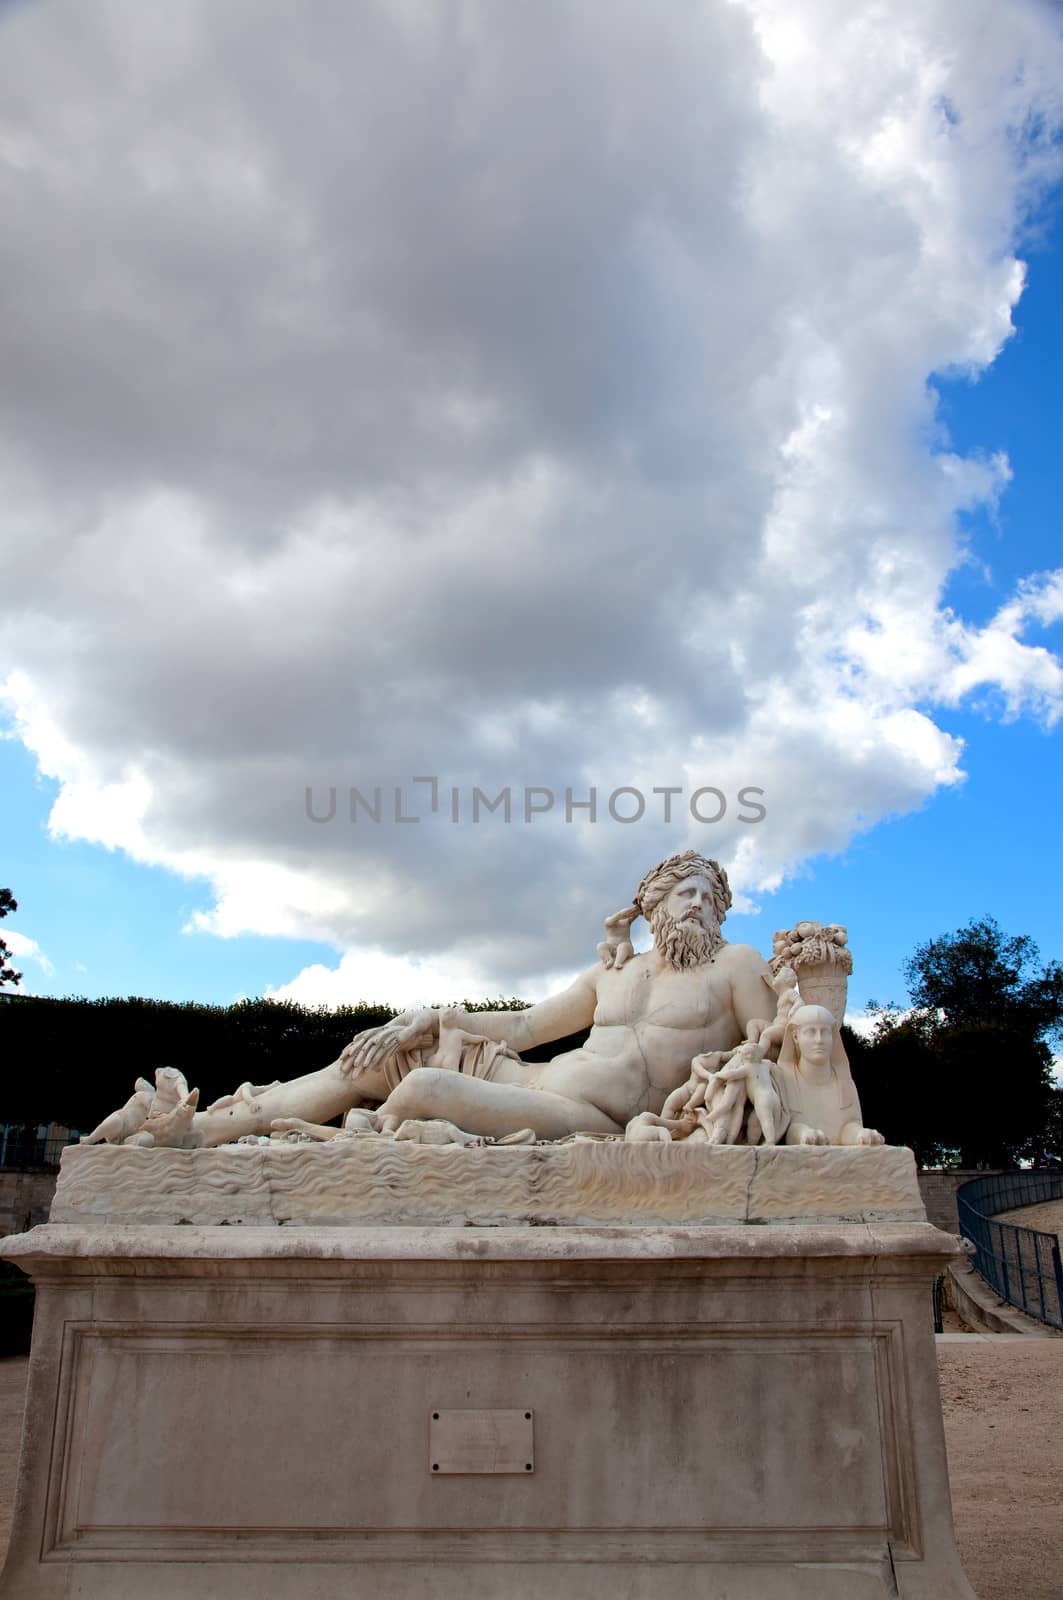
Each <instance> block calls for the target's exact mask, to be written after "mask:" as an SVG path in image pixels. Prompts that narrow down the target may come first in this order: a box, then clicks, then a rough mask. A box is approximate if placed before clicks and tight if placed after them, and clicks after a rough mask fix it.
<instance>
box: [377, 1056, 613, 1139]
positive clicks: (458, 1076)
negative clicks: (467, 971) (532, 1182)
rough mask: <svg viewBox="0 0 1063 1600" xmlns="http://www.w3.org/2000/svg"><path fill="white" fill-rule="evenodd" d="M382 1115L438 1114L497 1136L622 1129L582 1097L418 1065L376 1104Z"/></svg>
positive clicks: (550, 1135) (544, 1135) (467, 1129)
mask: <svg viewBox="0 0 1063 1600" xmlns="http://www.w3.org/2000/svg"><path fill="white" fill-rule="evenodd" d="M380 1115H381V1117H397V1118H399V1119H400V1120H401V1119H403V1118H406V1117H415V1118H430V1117H442V1118H444V1119H445V1120H446V1121H447V1122H453V1123H454V1124H455V1125H456V1126H457V1127H459V1128H462V1129H464V1131H465V1132H466V1133H478V1134H485V1135H488V1136H489V1137H493V1138H499V1137H501V1135H502V1134H505V1133H516V1132H517V1130H518V1129H520V1128H531V1129H533V1130H534V1132H535V1133H536V1135H537V1136H538V1137H539V1138H540V1139H563V1138H564V1137H565V1136H566V1134H570V1133H623V1131H624V1130H623V1128H621V1127H620V1125H619V1123H616V1122H614V1121H613V1119H612V1118H611V1117H607V1116H606V1115H605V1112H604V1111H599V1110H598V1108H597V1106H592V1105H590V1104H589V1103H586V1102H584V1101H582V1100H571V1099H569V1098H568V1097H567V1096H565V1095H560V1094H551V1093H550V1091H549V1090H547V1089H535V1088H532V1087H529V1086H528V1085H526V1084H517V1083H499V1082H497V1081H485V1080H484V1079H482V1078H470V1077H467V1076H466V1075H465V1074H464V1073H455V1072H447V1071H445V1070H442V1069H440V1068H437V1067H419V1068H418V1070H417V1071H416V1072H411V1073H410V1075H409V1077H408V1078H404V1079H403V1080H402V1082H401V1083H400V1084H399V1086H398V1088H397V1089H394V1090H393V1091H392V1092H391V1094H390V1095H389V1096H388V1098H387V1099H386V1100H385V1101H384V1104H383V1105H382V1106H381V1107H380Z"/></svg>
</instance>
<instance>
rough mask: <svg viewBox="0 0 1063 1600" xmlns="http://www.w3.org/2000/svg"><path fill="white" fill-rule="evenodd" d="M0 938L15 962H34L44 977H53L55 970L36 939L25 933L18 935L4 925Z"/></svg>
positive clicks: (0, 931) (0, 929)
mask: <svg viewBox="0 0 1063 1600" xmlns="http://www.w3.org/2000/svg"><path fill="white" fill-rule="evenodd" d="M0 936H2V937H3V941H4V943H5V944H6V945H7V948H8V949H9V950H10V952H11V954H12V956H14V957H15V958H16V959H17V960H19V961H32V962H34V964H35V965H36V966H38V967H40V969H41V971H42V972H43V973H44V975H45V977H48V978H50V977H52V976H53V975H54V973H55V968H54V967H53V965H52V963H51V962H50V961H49V959H48V957H47V956H46V955H45V953H44V951H43V950H42V949H41V947H40V945H39V944H38V943H37V941H36V939H31V938H30V937H29V935H28V934H25V933H18V932H16V930H15V929H14V928H9V927H7V926H6V925H5V926H4V927H3V928H0Z"/></svg>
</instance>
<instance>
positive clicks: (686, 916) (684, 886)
mask: <svg viewBox="0 0 1063 1600" xmlns="http://www.w3.org/2000/svg"><path fill="white" fill-rule="evenodd" d="M664 909H665V910H666V911H667V913H668V915H669V916H670V917H671V918H672V920H673V921H674V922H687V921H689V922H697V923H700V924H701V926H702V927H704V928H708V927H714V926H715V924H716V912H715V910H714V909H713V904H712V884H711V883H710V882H709V879H708V878H707V877H706V875H705V874H704V873H703V872H695V873H692V874H691V876H690V877H689V878H683V879H682V881H681V882H679V883H677V884H676V886H675V888H674V889H673V890H672V892H671V894H669V895H667V896H666V897H665V900H664Z"/></svg>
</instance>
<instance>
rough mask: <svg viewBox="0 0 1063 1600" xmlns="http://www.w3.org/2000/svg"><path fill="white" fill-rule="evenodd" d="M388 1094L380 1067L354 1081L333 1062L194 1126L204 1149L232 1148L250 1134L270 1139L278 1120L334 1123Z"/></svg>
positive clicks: (202, 1117)
mask: <svg viewBox="0 0 1063 1600" xmlns="http://www.w3.org/2000/svg"><path fill="white" fill-rule="evenodd" d="M387 1092H388V1086H387V1082H386V1080H385V1078H384V1074H383V1072H382V1071H381V1070H380V1069H379V1068H375V1069H373V1070H372V1071H370V1072H363V1073H359V1074H355V1075H353V1076H352V1074H351V1073H350V1072H348V1071H346V1070H345V1069H344V1068H343V1067H341V1066H340V1064H339V1061H333V1062H332V1063H331V1064H330V1065H329V1066H327V1067H322V1068H321V1070H320V1072H308V1073H307V1074H306V1076H305V1077H302V1078H293V1079H292V1080H291V1082H290V1083H281V1084H278V1085H277V1087H276V1088H275V1089H266V1090H265V1091H264V1092H263V1093H262V1094H259V1095H255V1097H254V1098H253V1099H252V1100H251V1101H250V1103H249V1102H247V1101H246V1100H237V1101H236V1102H235V1104H233V1105H231V1106H226V1107H224V1108H223V1109H219V1110H217V1111H202V1112H199V1113H197V1115H196V1117H195V1121H194V1123H193V1126H194V1128H195V1129H196V1131H197V1132H201V1133H202V1134H203V1137H204V1142H205V1143H206V1144H208V1145H218V1144H228V1143H230V1142H231V1141H232V1140H234V1139H242V1138H243V1137H244V1136H245V1135H246V1134H250V1133H257V1134H268V1133H269V1129H270V1123H271V1122H272V1121H273V1119H274V1118H275V1117H301V1118H302V1119H303V1121H304V1122H330V1121H331V1120H332V1118H333V1117H338V1116H339V1115H340V1113H341V1112H343V1111H349V1110H350V1108H351V1106H352V1105H354V1103H355V1101H356V1100H359V1099H361V1098H363V1097H364V1098H366V1099H370V1100H383V1098H384V1096H385V1095H386V1094H387Z"/></svg>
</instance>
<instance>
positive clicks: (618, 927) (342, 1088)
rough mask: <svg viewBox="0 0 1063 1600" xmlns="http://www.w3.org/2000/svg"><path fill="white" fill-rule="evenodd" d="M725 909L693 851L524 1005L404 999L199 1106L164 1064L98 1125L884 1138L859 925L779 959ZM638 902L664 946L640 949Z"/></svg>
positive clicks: (249, 1133)
mask: <svg viewBox="0 0 1063 1600" xmlns="http://www.w3.org/2000/svg"><path fill="white" fill-rule="evenodd" d="M730 905H731V891H730V887H729V885H728V882H727V874H726V872H725V871H724V870H723V868H722V867H721V866H720V865H719V863H718V862H716V861H713V860H711V859H710V858H708V857H705V856H702V855H700V854H699V853H698V852H697V851H695V850H686V851H683V852H681V853H679V854H677V855H673V856H670V857H668V859H667V860H665V861H662V862H660V863H659V864H658V865H657V866H655V867H653V868H652V869H651V871H649V872H648V873H647V874H646V876H645V877H644V878H643V880H642V882H641V883H640V884H639V887H638V890H637V892H636V894H635V895H634V897H633V899H632V901H631V903H630V904H629V905H628V906H625V907H624V908H623V909H622V910H620V911H617V912H614V913H613V914H612V915H611V916H609V917H607V918H606V921H605V938H604V940H603V942H602V943H601V944H599V946H598V958H599V960H598V964H597V965H596V966H594V967H592V968H590V969H588V970H587V971H586V972H584V973H582V974H581V975H580V976H579V977H578V978H577V979H576V980H575V982H574V983H573V984H571V985H570V987H569V988H568V989H566V990H565V991H564V992H563V993H561V994H558V995H554V996H552V997H550V998H549V999H547V1000H542V1001H540V1002H538V1004H536V1005H533V1006H529V1007H528V1008H527V1009H526V1010H524V1011H485V1012H476V1013H467V1012H465V1011H463V1010H462V1009H461V1008H460V1007H451V1008H446V1009H439V1010H435V1009H421V1010H412V1011H406V1012H403V1013H401V1014H400V1015H399V1016H397V1017H395V1018H394V1019H392V1021H390V1022H387V1023H385V1024H384V1025H383V1026H382V1027H378V1028H372V1029H368V1030H366V1031H365V1032H364V1033H360V1034H358V1035H357V1036H356V1037H355V1038H354V1039H353V1040H352V1041H351V1043H350V1044H349V1045H348V1046H347V1047H346V1048H345V1049H344V1050H343V1051H342V1052H341V1054H340V1056H339V1058H338V1059H337V1060H336V1061H334V1062H332V1063H331V1065H329V1066H328V1067H325V1068H323V1069H322V1070H321V1071H319V1072H315V1073H309V1074H307V1075H306V1076H305V1077H302V1078H297V1079H294V1080H292V1081H291V1082H289V1083H279V1082H274V1083H272V1084H259V1085H256V1084H251V1083H244V1084H241V1085H240V1087H239V1089H237V1090H236V1091H235V1092H234V1093H233V1094H229V1095H223V1096H222V1097H221V1098H220V1099H217V1100H215V1101H214V1102H213V1103H212V1104H211V1105H210V1106H208V1107H207V1109H206V1111H204V1112H199V1111H198V1110H197V1105H196V1101H197V1091H195V1090H193V1091H189V1089H188V1085H187V1083H186V1082H185V1080H184V1078H183V1077H182V1076H181V1074H180V1073H179V1072H177V1071H176V1069H174V1068H162V1069H160V1071H159V1072H158V1073H157V1074H156V1087H155V1090H154V1091H151V1088H150V1085H147V1084H146V1083H145V1082H144V1080H142V1079H141V1080H138V1084H137V1090H136V1093H135V1094H134V1096H133V1097H132V1099H131V1100H130V1101H129V1102H128V1103H127V1105H126V1106H124V1107H123V1108H122V1109H121V1111H119V1112H116V1113H114V1114H113V1115H112V1116H111V1117H109V1118H105V1119H104V1121H103V1122H102V1123H101V1124H100V1126H99V1128H97V1129H95V1130H94V1131H93V1133H92V1134H91V1135H90V1136H89V1138H90V1140H92V1141H97V1142H100V1141H102V1142H109V1143H122V1142H130V1143H132V1142H135V1143H137V1144H143V1145H170V1146H177V1147H184V1148H189V1147H194V1146H197V1145H200V1146H201V1145H207V1146H215V1145H219V1144H228V1143H233V1142H236V1141H241V1140H242V1141H247V1140H251V1141H252V1142H260V1141H265V1140H268V1139H269V1138H270V1137H273V1138H275V1139H281V1140H285V1141H292V1140H295V1141H297V1142H302V1141H309V1142H320V1141H329V1140H333V1139H335V1138H344V1139H347V1138H358V1137H363V1136H374V1137H377V1138H380V1137H390V1138H399V1139H402V1140H414V1141H417V1142H422V1143H456V1144H459V1145H462V1144H467V1143H469V1142H471V1141H480V1142H483V1141H486V1142H487V1143H489V1144H519V1143H524V1142H527V1141H530V1140H548V1141H555V1140H559V1139H571V1138H577V1137H578V1138H586V1137H596V1138H614V1139H618V1138H626V1139H627V1140H628V1141H630V1142H633V1143H637V1142H671V1141H673V1140H687V1139H689V1140H693V1141H694V1142H695V1143H698V1142H703V1143H704V1142H707V1143H710V1144H723V1145H731V1144H737V1143H740V1142H744V1143H747V1144H757V1143H761V1142H763V1143H765V1144H774V1143H775V1142H776V1141H777V1140H779V1139H781V1138H783V1136H784V1135H785V1138H786V1140H787V1142H789V1143H820V1142H828V1143H829V1142H840V1143H848V1144H854V1143H873V1142H878V1135H876V1134H874V1133H873V1131H872V1130H868V1129H864V1128H863V1126H862V1123H861V1120H860V1111H859V1105H858V1102H857V1100H856V1092H855V1089H854V1087H853V1083H852V1078H851V1075H850V1074H849V1070H848V1063H847V1062H846V1060H845V1054H844V1050H842V1048H841V1042H840V1038H839V1037H838V1036H837V1026H836V1019H837V1020H840V1017H841V1015H842V1014H843V1012H844V1006H845V981H846V977H847V975H848V972H849V971H850V970H851V968H852V958H851V956H850V954H849V951H848V949H847V948H846V942H847V940H846V933H845V929H844V928H841V927H840V926H839V925H837V924H833V923H832V924H828V925H826V926H824V924H822V923H818V922H815V923H814V922H803V923H799V924H797V926H796V927H795V928H794V929H792V930H783V931H781V932H780V933H778V934H776V936H775V939H774V949H773V960H772V964H771V965H770V966H769V964H768V963H767V962H766V961H765V960H764V959H763V958H762V957H761V956H760V955H759V953H758V952H757V951H756V950H754V949H753V948H752V946H750V945H742V944H733V945H732V944H729V943H728V942H727V941H726V940H725V939H724V937H723V934H722V932H721V924H722V923H723V921H724V919H725V917H726V915H727V911H728V909H729V907H730ZM640 916H642V917H644V918H645V919H646V921H647V922H648V924H649V927H650V930H651V932H652V935H653V947H652V948H651V949H649V950H646V951H642V952H638V953H636V951H635V949H634V945H633V943H632V938H631V928H632V924H633V923H634V922H635V920H636V919H637V918H638V917H640ZM824 974H827V977H828V979H829V985H830V986H832V987H831V988H830V994H831V996H832V998H833V1000H834V1005H833V1006H832V1007H831V1008H830V1009H828V1010H827V1011H826V1012H825V1013H824V1016H825V1017H827V1018H829V1019H830V1026H831V1027H833V1028H834V1035H833V1039H834V1042H833V1044H832V1043H831V1039H830V1038H828V1039H827V1042H826V1047H825V1048H826V1054H824V1050H823V1049H822V1048H821V1047H820V1045H819V1044H817V1041H816V1039H815V1038H814V1037H813V1030H814V1028H815V1027H817V1026H818V1027H819V1028H820V1029H822V1028H823V1027H825V1026H826V1023H824V1022H823V1021H822V1019H821V1020H820V1021H819V1022H818V1023H817V1022H816V1019H815V1018H813V1017H812V1016H811V1015H809V1014H808V1013H809V1005H808V1002H809V1001H810V1000H811V999H812V998H814V997H815V996H818V995H819V994H820V993H821V992H823V981H822V980H823V975H824ZM817 985H818V987H817ZM809 986H811V992H810V987H809ZM812 1009H813V1010H815V1009H816V1008H815V1007H813V1008H812ZM799 1018H803V1021H802V1022H801V1024H800V1027H795V1019H799ZM582 1029H589V1035H588V1038H587V1040H586V1042H585V1043H584V1044H582V1045H580V1046H579V1048H578V1049H575V1050H565V1051H561V1052H560V1053H558V1054H556V1055H554V1056H553V1057H552V1058H551V1059H550V1060H547V1061H545V1062H531V1061H527V1060H525V1059H523V1057H522V1052H526V1051H528V1050H530V1049H531V1048H533V1047H535V1046H539V1045H543V1044H548V1043H549V1042H551V1041H552V1040H556V1039H562V1038H565V1037H566V1036H568V1035H570V1034H573V1033H576V1032H578V1031H580V1030H582ZM802 1030H803V1031H802ZM821 1056H822V1057H823V1059H822V1060H821V1059H820V1057H821ZM145 1091H147V1095H145ZM340 1117H343V1118H344V1125H343V1127H342V1128H341V1127H339V1126H337V1125H335V1124H336V1119H337V1118H340ZM446 1129H450V1130H451V1131H450V1132H447V1131H445V1130H446ZM820 1135H822V1137H821V1138H820V1137H819V1136H820Z"/></svg>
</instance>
